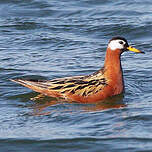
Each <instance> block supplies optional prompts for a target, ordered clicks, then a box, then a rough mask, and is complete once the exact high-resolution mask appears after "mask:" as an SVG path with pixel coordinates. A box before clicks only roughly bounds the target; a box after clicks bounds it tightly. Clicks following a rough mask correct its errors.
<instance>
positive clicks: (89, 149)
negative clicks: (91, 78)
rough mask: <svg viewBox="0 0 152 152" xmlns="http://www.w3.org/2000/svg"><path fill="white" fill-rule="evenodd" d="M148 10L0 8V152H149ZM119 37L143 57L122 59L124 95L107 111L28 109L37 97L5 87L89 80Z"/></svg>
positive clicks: (132, 4) (71, 106) (108, 2)
mask: <svg viewBox="0 0 152 152" xmlns="http://www.w3.org/2000/svg"><path fill="white" fill-rule="evenodd" d="M151 6H152V1H151V0H145V1H140V0H127V1H123V0H117V1H112V0H71V1H68V0H60V1H58V0H22V1H19V0H11V1H10V0H5V1H4V0H0V151H3V152H10V151H11V152H17V151H19V152H35V151H36V152H42V151H45V152H50V151H51V152H60V151H62V152H76V151H77V152H102V151H103V152H125V151H126V152H137V151H138V152H139V151H140V152H141V151H142V152H143V151H146V152H148V151H149V152H151V151H152V61H151V59H152V53H151V48H152V22H151V21H152V9H151V8H152V7H151ZM117 35H120V36H123V37H125V38H126V39H127V40H128V42H129V43H130V44H131V45H133V46H134V47H136V48H138V49H140V50H142V51H145V52H146V53H145V54H135V53H132V52H126V53H124V54H123V55H122V66H123V71H124V81H125V94H124V97H122V96H118V97H116V98H112V99H110V102H112V104H106V105H104V104H102V103H101V104H98V105H83V104H76V103H56V104H54V102H53V99H52V98H48V97H45V98H43V99H42V100H36V101H33V100H31V98H34V97H35V96H37V95H38V94H37V93H35V92H33V91H31V90H29V89H27V88H25V87H23V86H20V85H18V84H16V83H13V82H11V81H10V79H13V78H20V77H30V78H40V79H53V78H59V77H65V76H74V75H87V74H90V73H92V72H95V71H96V70H98V69H100V68H101V67H102V65H103V63H104V56H105V51H106V47H107V43H108V41H109V39H111V38H112V37H113V36H117ZM50 101H51V102H50ZM116 103H117V104H116Z"/></svg>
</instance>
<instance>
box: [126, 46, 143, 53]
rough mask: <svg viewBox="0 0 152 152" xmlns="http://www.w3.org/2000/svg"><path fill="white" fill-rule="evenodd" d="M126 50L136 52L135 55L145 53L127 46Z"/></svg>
mask: <svg viewBox="0 0 152 152" xmlns="http://www.w3.org/2000/svg"><path fill="white" fill-rule="evenodd" d="M127 50H129V51H133V52H136V53H145V52H142V51H140V50H138V49H136V48H134V47H132V46H128V47H127Z"/></svg>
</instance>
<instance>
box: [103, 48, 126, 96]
mask: <svg viewBox="0 0 152 152" xmlns="http://www.w3.org/2000/svg"><path fill="white" fill-rule="evenodd" d="M120 57H121V50H114V51H112V50H110V49H109V48H108V49H107V52H106V57H105V63H104V69H105V76H106V77H107V79H108V80H109V83H111V85H112V86H114V90H115V93H114V94H119V93H121V92H122V91H123V90H124V81H123V72H122V67H121V58H120Z"/></svg>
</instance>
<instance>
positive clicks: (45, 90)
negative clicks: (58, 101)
mask: <svg viewBox="0 0 152 152" xmlns="http://www.w3.org/2000/svg"><path fill="white" fill-rule="evenodd" d="M11 81H13V82H16V83H19V84H21V85H23V86H25V87H27V88H29V89H32V90H34V91H36V92H39V93H42V94H44V95H47V96H52V97H59V96H60V95H59V94H58V92H55V91H52V90H50V89H49V86H48V85H47V83H45V82H46V81H45V80H44V81H38V80H24V79H11Z"/></svg>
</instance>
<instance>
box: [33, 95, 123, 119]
mask: <svg viewBox="0 0 152 152" xmlns="http://www.w3.org/2000/svg"><path fill="white" fill-rule="evenodd" d="M123 97H124V96H123V94H121V95H117V96H113V97H110V98H108V99H106V100H104V101H101V102H98V103H94V104H78V103H75V102H69V101H68V102H67V101H65V100H63V99H56V98H51V97H46V96H43V95H41V94H40V95H38V96H37V97H35V98H32V100H34V105H33V106H32V109H33V115H37V116H40V115H50V114H51V113H52V112H54V111H57V110H59V111H62V112H63V111H64V112H75V110H78V111H79V112H93V111H101V110H106V109H112V108H116V109H118V108H123V107H126V105H125V104H124V103H123ZM58 106H62V108H61V109H62V110H61V109H59V108H57V107H58ZM50 107H51V109H50Z"/></svg>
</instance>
